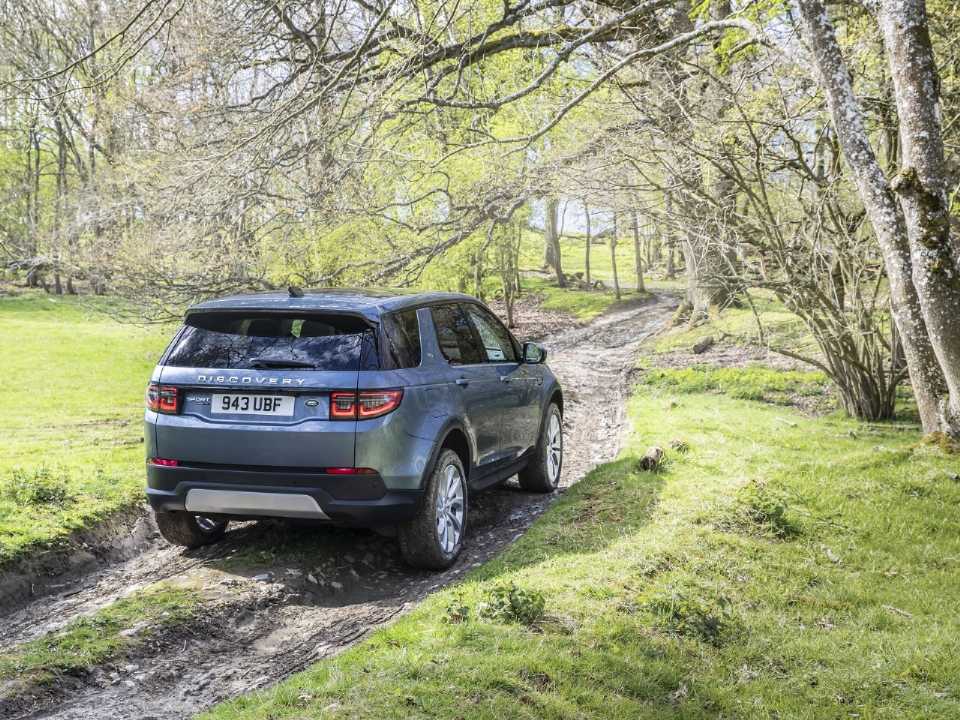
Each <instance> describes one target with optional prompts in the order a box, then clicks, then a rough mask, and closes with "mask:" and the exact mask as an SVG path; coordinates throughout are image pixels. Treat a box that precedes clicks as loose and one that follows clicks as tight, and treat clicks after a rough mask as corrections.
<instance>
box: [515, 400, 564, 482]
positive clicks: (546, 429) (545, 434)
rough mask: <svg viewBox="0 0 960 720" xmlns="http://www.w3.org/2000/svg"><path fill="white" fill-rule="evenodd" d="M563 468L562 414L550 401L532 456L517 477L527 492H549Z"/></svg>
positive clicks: (558, 479)
mask: <svg viewBox="0 0 960 720" xmlns="http://www.w3.org/2000/svg"><path fill="white" fill-rule="evenodd" d="M561 470H563V415H561V414H560V408H559V407H558V406H557V404H556V403H550V407H548V408H547V414H546V415H545V416H544V418H543V426H542V427H541V428H540V440H539V441H538V442H537V449H536V451H535V452H534V456H533V457H532V458H530V462H529V463H527V466H526V467H525V468H524V469H523V470H521V471H520V473H519V475H518V477H519V480H520V487H521V488H523V489H524V490H526V491H528V492H536V493H549V492H553V491H554V490H556V489H557V485H558V484H559V482H560V472H561Z"/></svg>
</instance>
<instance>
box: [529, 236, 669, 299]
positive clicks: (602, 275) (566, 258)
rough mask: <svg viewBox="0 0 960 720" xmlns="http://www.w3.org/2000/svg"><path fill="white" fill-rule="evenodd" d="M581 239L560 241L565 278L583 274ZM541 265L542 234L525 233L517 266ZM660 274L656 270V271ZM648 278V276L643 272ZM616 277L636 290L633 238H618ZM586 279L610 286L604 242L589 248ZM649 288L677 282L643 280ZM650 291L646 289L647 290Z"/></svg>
mask: <svg viewBox="0 0 960 720" xmlns="http://www.w3.org/2000/svg"><path fill="white" fill-rule="evenodd" d="M584 246H585V243H584V239H583V238H582V237H579V238H568V237H564V238H563V239H561V240H560V261H561V265H562V267H563V271H564V272H565V273H566V274H568V275H576V274H577V273H586V262H585V254H584ZM542 266H543V234H542V233H539V232H533V231H528V232H527V234H526V235H525V237H524V241H523V244H522V246H521V252H520V267H521V268H524V269H533V268H540V267H542ZM658 272H660V269H658ZM646 275H649V273H646ZM617 276H618V277H619V279H620V287H621V289H624V290H628V291H629V290H631V289H635V288H636V287H637V276H636V269H635V268H634V252H633V238H632V236H631V237H630V238H629V239H627V238H625V237H624V238H620V241H619V242H618V243H617ZM590 277H591V279H593V280H600V281H602V282H603V283H604V284H605V285H606V286H607V287H608V288H612V287H613V262H612V260H611V256H610V245H609V241H608V240H607V239H604V240H603V242H600V243H598V242H594V244H593V245H592V246H591V247H590ZM644 279H645V282H646V283H647V284H648V285H649V284H650V283H651V282H652V283H653V284H655V285H656V284H658V283H660V282H665V283H667V284H668V285H669V286H670V287H671V288H674V287H676V288H679V287H680V284H681V283H680V282H679V281H658V280H652V279H651V278H650V277H645V278H644ZM648 289H650V288H648Z"/></svg>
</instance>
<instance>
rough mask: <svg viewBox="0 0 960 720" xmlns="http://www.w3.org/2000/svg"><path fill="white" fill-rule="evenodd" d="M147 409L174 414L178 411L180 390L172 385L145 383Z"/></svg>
mask: <svg viewBox="0 0 960 720" xmlns="http://www.w3.org/2000/svg"><path fill="white" fill-rule="evenodd" d="M147 410H153V412H158V413H165V414H167V415H176V414H177V413H178V412H179V411H180V391H179V390H178V389H177V388H175V387H174V386H173V385H158V384H157V383H150V384H149V385H147Z"/></svg>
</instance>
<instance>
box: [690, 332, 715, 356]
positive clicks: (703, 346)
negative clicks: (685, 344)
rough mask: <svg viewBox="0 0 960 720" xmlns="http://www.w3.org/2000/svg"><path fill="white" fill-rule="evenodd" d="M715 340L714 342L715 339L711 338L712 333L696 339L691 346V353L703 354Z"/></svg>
mask: <svg viewBox="0 0 960 720" xmlns="http://www.w3.org/2000/svg"><path fill="white" fill-rule="evenodd" d="M715 342H716V340H714V339H713V336H712V335H708V336H707V337H705V338H703V339H702V340H698V341H697V342H696V343H694V345H693V348H692V350H693V354H694V355H703V353H705V352H706V351H707V350H709V349H710V348H712V347H713V344H714V343H715Z"/></svg>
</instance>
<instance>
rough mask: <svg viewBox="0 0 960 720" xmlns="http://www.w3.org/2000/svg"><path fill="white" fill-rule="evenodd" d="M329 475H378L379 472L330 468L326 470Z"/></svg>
mask: <svg viewBox="0 0 960 720" xmlns="http://www.w3.org/2000/svg"><path fill="white" fill-rule="evenodd" d="M324 472H326V473H327V475H376V473H377V471H376V470H373V469H371V468H354V467H328V468H325V469H324Z"/></svg>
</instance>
